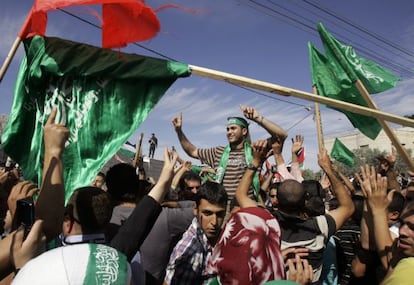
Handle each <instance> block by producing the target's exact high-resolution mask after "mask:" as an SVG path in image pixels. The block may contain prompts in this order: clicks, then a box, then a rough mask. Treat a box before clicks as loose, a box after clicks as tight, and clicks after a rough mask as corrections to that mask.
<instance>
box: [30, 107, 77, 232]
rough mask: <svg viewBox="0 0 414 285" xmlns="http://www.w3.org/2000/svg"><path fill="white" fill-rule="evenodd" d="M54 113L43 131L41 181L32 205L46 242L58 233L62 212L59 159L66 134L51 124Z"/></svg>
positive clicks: (63, 207) (64, 130)
mask: <svg viewBox="0 0 414 285" xmlns="http://www.w3.org/2000/svg"><path fill="white" fill-rule="evenodd" d="M56 112H57V110H56V109H54V110H53V111H52V113H50V115H49V118H48V120H47V122H46V125H45V126H44V128H43V137H44V143H45V146H44V147H45V158H44V164H43V179H42V186H41V188H40V193H39V197H38V199H37V201H36V217H37V218H39V219H42V220H43V229H44V232H45V234H46V237H47V238H48V239H53V238H54V237H56V236H57V235H58V234H59V233H60V232H61V230H62V222H63V215H64V210H65V188H64V184H63V164H62V155H63V151H64V149H65V142H66V140H67V139H68V137H69V130H68V129H67V128H66V127H65V126H64V125H61V124H55V123H54V121H55V117H56Z"/></svg>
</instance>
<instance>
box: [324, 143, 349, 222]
mask: <svg viewBox="0 0 414 285" xmlns="http://www.w3.org/2000/svg"><path fill="white" fill-rule="evenodd" d="M318 163H319V166H320V167H321V168H322V170H323V171H325V173H326V175H327V176H328V178H329V181H330V182H331V186H332V189H333V191H334V193H335V196H336V198H337V199H338V203H339V206H338V208H336V209H335V210H332V211H330V212H329V214H330V215H331V216H332V218H334V220H335V223H336V229H339V228H340V227H342V225H343V224H344V222H345V221H346V220H347V219H348V218H349V217H350V216H351V215H352V213H353V212H354V210H355V206H354V203H353V202H352V199H351V195H350V194H349V192H348V191H347V189H346V187H345V186H344V185H343V184H342V181H341V180H340V179H339V178H338V177H337V176H336V173H335V171H334V170H333V168H332V163H331V158H330V157H329V155H328V152H327V151H326V149H323V150H321V151H320V152H319V154H318Z"/></svg>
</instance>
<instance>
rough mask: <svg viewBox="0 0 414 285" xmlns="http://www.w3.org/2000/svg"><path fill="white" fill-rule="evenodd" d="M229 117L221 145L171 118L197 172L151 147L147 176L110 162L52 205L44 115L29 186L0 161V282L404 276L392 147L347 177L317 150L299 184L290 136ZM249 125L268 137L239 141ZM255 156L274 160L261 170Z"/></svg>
mask: <svg viewBox="0 0 414 285" xmlns="http://www.w3.org/2000/svg"><path fill="white" fill-rule="evenodd" d="M241 113H242V115H241V116H237V117H229V118H228V119H227V122H226V134H227V140H228V142H227V143H226V145H224V146H217V147H211V148H198V147H197V146H195V145H194V144H192V143H191V141H190V140H189V138H187V135H186V134H184V130H183V125H184V124H183V122H184V120H183V115H182V114H179V115H178V116H177V117H175V118H173V120H172V125H173V128H174V130H175V132H176V133H177V136H178V140H179V142H180V144H181V147H182V149H183V150H184V152H185V153H186V155H188V156H190V157H192V158H194V159H198V160H200V165H202V166H203V167H200V166H195V165H192V163H191V162H189V161H186V160H185V157H179V156H178V152H177V151H172V150H169V149H165V150H164V154H163V160H164V165H163V168H162V171H161V174H160V176H159V178H158V179H157V181H155V180H154V179H153V178H152V177H147V175H146V173H145V169H144V164H143V160H142V159H140V160H139V161H138V165H137V167H133V166H132V165H131V164H128V163H119V164H116V165H114V166H112V167H111V168H110V169H109V170H108V171H107V172H106V173H102V172H100V173H98V174H97V176H96V178H95V180H94V181H91V184H90V185H80V186H82V187H80V188H78V189H76V190H75V191H74V192H73V194H72V196H71V197H70V198H69V199H68V201H67V202H66V203H65V190H64V179H63V176H64V175H63V164H62V155H63V153H64V151H65V142H66V141H67V139H68V136H69V130H68V128H67V127H66V126H64V125H60V124H55V123H54V122H55V116H56V110H54V111H53V112H52V113H51V114H50V116H49V118H48V120H47V122H46V124H45V126H44V135H43V139H44V158H43V159H44V161H43V177H42V179H41V183H39V186H38V185H35V184H34V183H32V182H30V181H25V180H24V173H21V172H19V171H18V169H17V168H12V169H9V168H5V167H4V166H2V167H1V168H0V197H1V198H0V201H1V214H2V220H3V223H2V227H1V233H2V239H1V240H0V274H1V277H0V279H1V282H0V284H9V283H13V284H59V285H60V284H137V285H140V284H150V285H151V284H160V285H161V284H179V285H185V284H188V285H195V284H235V285H236V284H238V285H243V284H246V285H248V284H257V285H261V284H341V285H344V284H364V285H367V284H387V285H390V284H414V281H412V280H411V278H410V274H411V272H412V269H414V202H411V199H414V180H413V181H409V182H408V183H407V184H405V185H404V186H403V185H402V184H401V183H399V181H398V179H397V175H396V171H395V169H394V164H395V161H396V154H395V152H391V153H390V154H389V155H386V156H384V157H382V159H380V160H379V162H378V165H365V166H363V167H361V169H360V171H359V173H356V174H355V176H354V177H352V178H351V177H347V176H345V175H344V174H342V173H341V172H340V170H339V168H338V166H337V165H335V164H334V163H333V162H332V161H331V158H330V156H329V155H328V153H327V151H326V150H325V149H323V148H322V149H321V150H320V151H319V153H318V154H317V157H318V164H319V166H320V168H321V170H322V173H323V174H322V176H321V178H320V179H319V180H306V179H304V178H303V177H302V171H301V169H300V167H299V162H298V158H299V154H300V151H301V149H302V148H303V143H304V137H303V136H301V135H295V136H294V137H293V138H292V139H291V142H292V143H291V146H290V145H289V146H288V144H289V143H287V142H286V141H287V138H288V134H287V132H286V131H285V130H284V129H283V128H282V127H280V126H278V125H277V124H275V123H274V122H272V121H270V120H268V119H267V118H266V117H264V116H263V115H261V114H260V113H259V112H258V111H257V110H256V109H255V108H252V107H246V106H241ZM251 122H254V123H256V124H258V125H259V126H260V127H262V128H263V129H264V130H266V132H267V133H268V134H269V136H268V138H267V139H259V140H253V139H252V138H251V137H250V134H249V124H250V123H251ZM153 135H154V134H153ZM153 145H154V146H156V143H155V144H153ZM283 147H291V152H292V157H291V158H290V157H289V160H291V163H290V166H289V167H287V164H286V163H285V160H284V158H283V156H282V150H283ZM154 150H155V147H153V149H152V153H151V155H152V156H153V153H154ZM268 159H274V161H275V163H276V164H275V167H274V168H273V169H267V170H266V173H264V175H263V171H262V172H261V169H262V166H263V165H264V163H265V162H266V160H268ZM33 205H34V206H33ZM32 206H33V207H32ZM31 209H34V212H31ZM31 218H32V219H33V220H34V223H33V224H32V223H31V221H30V220H31Z"/></svg>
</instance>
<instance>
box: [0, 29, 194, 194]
mask: <svg viewBox="0 0 414 285" xmlns="http://www.w3.org/2000/svg"><path fill="white" fill-rule="evenodd" d="M25 49H26V57H25V58H24V59H23V62H22V64H21V67H20V71H19V74H18V77H17V80H16V87H15V92H14V102H13V107H12V111H11V113H10V117H9V120H8V123H7V126H6V128H5V131H4V134H3V139H2V141H3V147H4V150H5V152H6V153H7V154H8V155H9V156H10V157H12V158H13V159H14V160H15V161H17V162H18V163H19V164H20V166H21V167H22V169H23V173H24V175H25V178H26V179H29V180H33V181H35V182H38V183H40V181H41V177H42V176H41V171H42V164H43V126H44V124H45V122H46V120H47V117H48V115H49V114H50V112H51V110H52V109H53V108H55V107H57V108H58V114H57V118H56V120H57V122H56V123H62V124H65V125H66V126H67V127H68V129H69V130H70V136H69V140H68V142H67V143H66V149H65V152H64V155H63V165H64V181H65V190H66V197H65V198H66V201H67V200H68V198H69V197H70V195H71V193H72V192H73V190H74V189H75V188H78V187H82V186H86V185H88V184H89V183H91V182H92V180H93V178H94V177H95V176H96V174H97V173H98V171H99V170H100V169H101V168H102V166H103V165H104V164H105V163H106V162H107V161H108V160H109V159H110V158H111V157H112V156H113V155H114V154H115V153H116V152H117V151H118V150H119V148H120V147H121V146H122V145H123V144H124V143H125V142H126V141H127V139H128V138H129V137H130V136H131V135H132V133H133V132H134V131H135V130H136V129H137V128H138V126H139V125H140V124H141V123H142V122H143V121H144V120H145V118H146V117H147V115H148V114H149V112H150V111H151V110H152V109H153V108H154V106H155V105H156V104H157V102H158V101H159V100H160V98H161V97H162V96H163V95H164V93H165V92H166V91H167V89H168V88H169V87H170V86H171V84H173V83H174V81H175V80H176V79H177V78H178V77H184V76H188V75H189V74H190V72H189V68H188V65H186V64H183V63H179V62H170V61H165V60H161V59H156V58H149V57H144V56H139V55H135V54H125V53H120V52H114V51H111V50H107V49H101V48H97V47H93V46H90V45H86V44H82V43H76V42H70V41H66V40H62V39H58V38H43V37H39V36H36V37H34V38H31V39H27V40H26V41H25Z"/></svg>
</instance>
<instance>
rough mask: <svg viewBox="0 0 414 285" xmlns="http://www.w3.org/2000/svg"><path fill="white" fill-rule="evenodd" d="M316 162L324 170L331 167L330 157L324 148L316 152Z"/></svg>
mask: <svg viewBox="0 0 414 285" xmlns="http://www.w3.org/2000/svg"><path fill="white" fill-rule="evenodd" d="M318 164H319V166H320V167H321V168H322V169H323V170H324V171H327V170H328V169H331V168H332V163H331V158H330V157H329V155H328V151H327V150H326V149H322V150H321V151H320V152H319V153H318Z"/></svg>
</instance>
